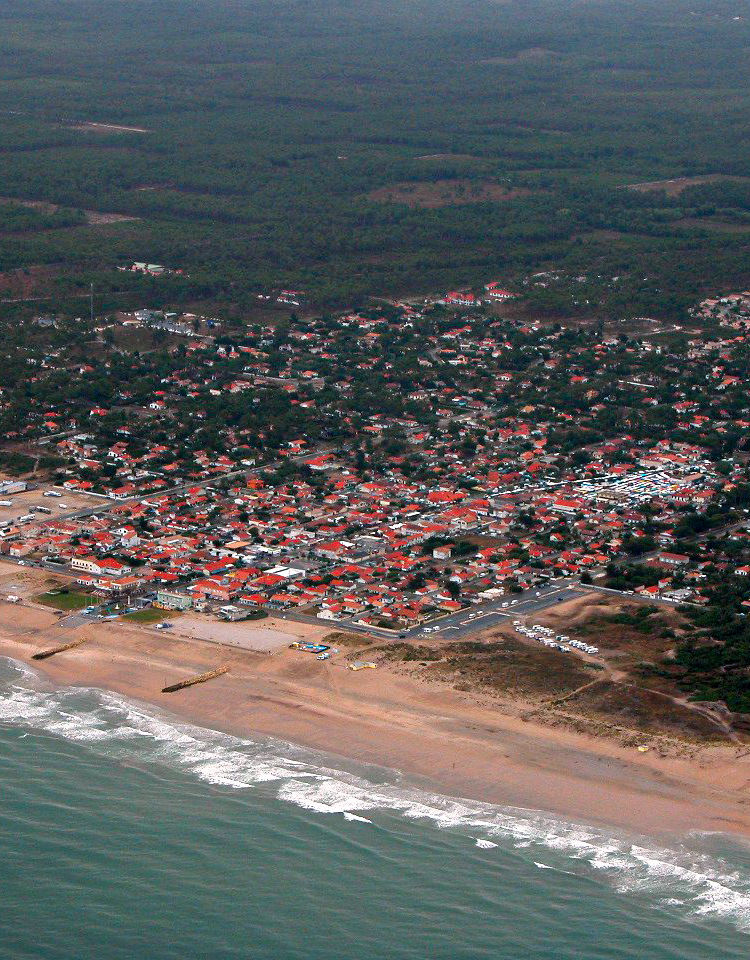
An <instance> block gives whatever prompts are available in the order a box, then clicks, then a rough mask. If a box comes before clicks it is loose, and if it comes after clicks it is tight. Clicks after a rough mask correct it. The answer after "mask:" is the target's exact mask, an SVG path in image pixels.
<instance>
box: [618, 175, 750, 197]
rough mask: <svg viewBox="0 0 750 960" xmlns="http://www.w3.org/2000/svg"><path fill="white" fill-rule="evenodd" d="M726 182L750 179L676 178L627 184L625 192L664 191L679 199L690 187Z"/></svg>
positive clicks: (717, 176) (726, 177)
mask: <svg viewBox="0 0 750 960" xmlns="http://www.w3.org/2000/svg"><path fill="white" fill-rule="evenodd" d="M725 180H735V181H739V182H740V183H746V182H747V181H748V180H750V177H733V176H731V175H730V174H726V173H708V174H705V175H704V176H701V177H675V178H674V180H652V181H650V182H648V183H626V184H625V185H624V187H623V188H621V189H625V190H635V191H637V192H638V193H649V192H650V191H652V190H663V191H664V192H665V193H666V195H667V196H668V197H678V196H679V195H680V194H681V193H682V191H683V190H687V189H688V187H698V186H700V185H701V184H702V183H720V182H722V181H725Z"/></svg>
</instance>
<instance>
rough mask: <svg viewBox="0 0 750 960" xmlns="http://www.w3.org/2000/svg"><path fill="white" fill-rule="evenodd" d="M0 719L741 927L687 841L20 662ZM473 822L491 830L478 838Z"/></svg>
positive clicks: (734, 896) (745, 914)
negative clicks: (235, 725) (338, 765)
mask: <svg viewBox="0 0 750 960" xmlns="http://www.w3.org/2000/svg"><path fill="white" fill-rule="evenodd" d="M0 722H5V723H8V724H13V725H15V726H21V727H25V728H27V729H34V730H43V731H46V732H48V733H51V734H54V735H57V736H61V737H65V738H66V739H69V740H73V741H76V742H78V743H83V744H88V745H91V746H92V747H93V748H95V749H98V750H104V751H105V752H106V753H107V754H108V755H110V756H113V757H114V758H116V759H127V760H132V759H136V760H142V761H147V762H154V763H163V764H168V765H169V766H172V767H173V768H178V769H181V770H183V771H185V772H187V773H189V774H191V775H192V776H195V777H197V778H198V779H200V780H202V781H204V782H205V783H210V784H214V785H217V786H220V787H223V788H228V789H233V790H244V789H248V788H251V787H255V786H258V785H261V784H264V785H273V787H274V791H275V794H276V796H277V797H278V798H279V799H281V800H284V801H286V802H289V803H292V804H295V805H296V806H298V807H301V808H303V809H305V810H310V811H312V812H315V813H325V814H329V813H338V814H343V816H344V817H345V818H346V819H347V820H352V821H362V822H366V823H371V822H372V821H370V820H368V819H367V818H366V817H364V816H362V815H361V814H362V812H367V811H373V810H381V811H383V812H387V813H390V814H395V815H400V816H402V817H405V818H409V819H413V820H427V821H430V822H431V823H433V824H434V825H435V826H437V827H438V828H441V829H447V828H451V829H455V830H460V831H462V832H465V833H467V834H468V835H469V836H473V838H474V839H475V842H476V845H477V847H481V848H482V849H490V848H492V847H495V846H498V843H497V842H495V841H502V842H503V843H505V844H506V845H508V844H511V845H512V846H514V847H515V848H518V849H523V848H528V847H534V848H539V847H544V848H545V849H546V850H547V851H549V852H555V853H557V854H559V855H560V856H564V857H565V858H567V859H568V860H569V859H573V860H576V861H580V862H581V863H582V864H585V865H586V866H587V868H588V869H589V870H590V871H597V872H599V873H600V874H601V875H604V876H606V877H608V878H609V879H610V880H611V882H612V883H613V885H614V886H615V888H616V889H618V890H620V891H622V892H623V893H632V892H643V893H648V894H649V895H651V896H655V897H657V898H658V899H659V900H660V902H661V903H663V904H664V905H670V906H675V905H677V904H683V905H684V906H683V907H682V908H681V909H685V910H688V911H689V912H690V913H692V914H693V915H699V916H713V917H717V918H721V919H724V920H727V921H730V922H732V923H733V924H735V925H736V926H737V927H739V928H740V929H744V930H748V931H750V876H749V875H747V874H743V873H741V872H739V871H737V870H733V869H732V868H731V867H730V866H729V865H728V864H727V863H726V862H724V861H723V860H720V859H718V858H715V857H712V856H709V855H707V854H703V853H700V852H699V851H697V850H695V849H692V850H691V849H690V848H688V847H687V846H679V847H675V848H670V849H666V848H651V847H646V846H644V845H643V844H642V843H634V842H633V841H632V839H628V838H625V837H618V836H613V835H611V834H607V833H605V832H604V831H603V830H600V829H598V828H593V827H587V826H583V825H580V824H572V823H566V822H564V821H561V820H557V819H555V818H553V817H551V816H549V815H545V814H543V813H540V812H536V811H533V810H524V809H515V808H507V807H499V806H494V805H491V804H483V803H478V802H473V801H468V800H458V799H455V798H451V797H446V796H441V795H438V794H434V795H433V794H428V793H426V792H423V791H420V790H417V789H415V788H411V787H408V786H405V785H404V784H401V783H398V782H395V783H383V784H375V783H371V782H369V781H368V780H366V779H364V778H363V777H359V776H356V775H354V774H351V773H347V772H345V771H342V770H336V769H333V768H330V767H328V766H326V765H325V764H323V763H321V762H320V758H318V757H316V756H315V755H314V754H313V753H312V752H311V751H304V750H301V749H299V748H295V747H293V746H292V745H290V744H284V743H282V742H273V743H269V742H266V741H264V742H254V741H251V740H246V739H240V738H238V737H233V736H230V735H227V734H223V733H220V732H218V731H214V730H206V729H203V728H199V727H195V726H191V725H189V724H180V723H178V722H176V721H174V720H172V719H170V718H169V717H166V716H164V715H160V714H158V713H156V712H155V711H151V710H149V709H146V708H145V707H141V706H140V705H138V704H136V703H134V702H132V701H129V700H127V699H126V698H124V697H120V696H118V695H116V694H111V693H106V692H103V691H99V690H88V689H80V688H58V689H50V688H49V687H48V686H46V685H44V684H43V682H41V681H40V680H39V677H38V675H36V674H33V673H32V672H31V671H29V670H28V668H24V670H21V669H12V670H11V671H10V675H9V676H8V670H6V669H5V668H3V669H2V670H0ZM478 832H481V833H482V834H484V835H485V837H491V838H492V839H485V838H476V836H475V835H476V833H478ZM531 862H532V863H535V861H531ZM538 866H540V867H541V864H538ZM545 867H547V865H546V864H545ZM549 869H557V868H556V867H550V868H549ZM562 872H567V871H562Z"/></svg>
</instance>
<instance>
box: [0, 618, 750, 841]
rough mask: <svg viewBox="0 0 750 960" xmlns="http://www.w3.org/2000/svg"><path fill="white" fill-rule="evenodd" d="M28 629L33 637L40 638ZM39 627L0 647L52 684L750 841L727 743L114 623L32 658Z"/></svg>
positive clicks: (748, 767)
mask: <svg viewBox="0 0 750 960" xmlns="http://www.w3.org/2000/svg"><path fill="white" fill-rule="evenodd" d="M39 632H43V633H46V634H47V636H46V637H45V638H44V641H41V642H40V637H39ZM39 632H38V631H36V630H30V631H24V632H23V634H22V635H20V636H15V637H11V636H8V635H7V633H6V631H5V630H4V629H3V628H2V627H0V655H1V656H7V657H10V658H12V659H14V660H16V661H21V662H22V663H24V664H26V665H28V666H30V667H32V669H34V670H35V671H37V672H38V673H39V674H40V675H41V676H43V677H45V678H47V679H48V680H50V681H52V682H53V683H55V684H57V685H60V686H73V687H76V686H78V687H93V688H98V689H103V690H107V691H111V692H114V693H117V694H120V695H123V696H125V697H127V698H129V699H132V700H134V701H139V702H141V703H143V704H146V705H148V706H150V707H155V708H156V709H157V710H159V711H164V712H165V713H166V714H169V715H171V716H172V717H174V718H176V719H177V720H179V721H183V722H189V723H192V724H195V725H197V726H200V727H203V728H206V729H212V730H218V731H221V732H225V733H229V734H232V735H235V736H239V737H244V738H249V739H253V738H257V737H259V736H268V737H272V738H276V739H279V740H283V741H287V742H289V743H291V744H293V745H299V746H302V747H306V748H308V749H312V750H317V751H321V752H323V753H325V754H326V755H327V756H328V757H330V758H331V760H334V761H335V760H336V758H341V759H342V761H347V760H348V761H353V762H355V763H362V764H372V765H375V766H377V767H381V768H384V769H389V770H393V771H396V772H398V773H399V774H401V775H402V776H404V777H405V778H406V779H407V780H408V782H409V783H410V784H411V785H413V786H414V787H416V788H419V789H422V790H428V791H430V792H433V793H440V794H442V795H444V796H446V797H454V798H461V799H467V800H472V801H478V802H485V803H491V804H495V805H499V806H504V807H519V808H524V809H526V810H529V811H530V812H538V813H547V814H550V815H553V816H557V817H561V818H564V819H566V820H568V821H573V822H579V823H583V824H589V825H598V826H605V827H606V826H610V827H616V828H620V829H626V830H631V831H637V832H638V833H648V834H650V835H659V834H674V833H675V832H687V831H691V830H694V831H706V832H707V831H720V832H723V833H727V834H733V835H735V836H737V837H740V838H743V837H744V838H748V837H750V791H748V784H750V756H738V751H736V750H735V751H733V750H732V749H730V748H727V747H710V746H708V747H705V748H703V749H701V750H699V751H698V756H697V758H691V759H685V758H676V757H663V756H659V755H657V754H655V753H651V754H639V753H635V754H634V751H633V749H632V748H631V749H626V748H623V747H621V746H618V745H617V744H615V743H613V742H611V741H608V740H604V739H601V738H595V737H592V736H587V735H583V734H580V733H574V732H571V731H569V730H563V729H559V728H555V727H548V726H544V725H542V724H540V723H536V722H534V721H525V720H523V719H521V717H520V716H514V715H511V714H510V713H506V712H502V710H501V709H500V708H499V707H498V705H497V703H492V702H491V701H489V700H488V698H484V697H477V696H474V695H466V694H462V693H459V692H457V691H455V690H453V689H451V688H443V687H433V686H431V685H426V684H419V683H416V682H414V681H413V680H412V679H411V678H409V677H408V676H403V675H399V674H396V673H395V672H393V671H390V670H388V669H385V668H383V669H378V670H372V671H370V670H368V671H362V672H361V673H352V671H349V670H346V669H345V668H343V666H342V665H341V664H336V662H335V661H333V662H329V663H326V664H325V666H324V665H323V664H316V663H315V661H314V660H312V659H302V658H301V657H297V658H296V659H295V658H291V659H290V658H284V657H279V656H268V655H265V654H258V653H255V654H254V653H250V652H248V651H245V650H237V649H235V648H228V647H227V648H222V649H221V650H219V649H217V646H216V644H213V643H207V642H205V641H200V640H194V639H186V638H182V637H180V638H177V637H175V636H170V637H169V638H166V639H164V638H162V637H159V636H158V635H157V636H154V635H153V633H151V632H148V631H143V630H140V629H138V628H131V627H129V626H125V625H124V624H117V625H116V628H112V630H106V629H104V630H102V629H101V628H99V629H98V630H97V629H96V628H93V627H91V628H89V627H87V628H84V629H83V630H82V631H80V635H81V636H85V637H86V642H85V643H84V644H83V645H81V646H79V647H77V648H75V649H74V650H70V651H68V652H66V653H65V654H62V655H60V656H59V657H54V658H52V659H50V660H46V661H42V662H41V663H39V662H37V661H33V660H32V659H31V655H32V653H34V652H36V651H37V650H38V649H39V648H40V646H43V645H45V644H46V643H47V642H48V641H49V633H48V631H46V630H42V631H39ZM62 634H63V631H62V630H60V631H58V633H57V635H58V636H59V637H60V640H62V639H63V636H62ZM219 662H222V663H227V664H228V665H229V666H230V672H229V673H227V674H225V675H224V676H222V677H219V678H216V679H215V680H211V681H209V682H208V683H206V684H201V685H200V686H195V687H191V688H188V689H186V690H182V691H179V692H178V693H174V694H162V693H161V688H162V686H164V685H165V682H166V683H173V682H175V681H177V680H181V679H184V678H185V677H187V676H191V675H197V674H199V673H203V672H205V671H206V670H208V669H212V668H213V667H215V666H217V665H218V664H219Z"/></svg>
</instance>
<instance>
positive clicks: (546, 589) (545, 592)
mask: <svg viewBox="0 0 750 960" xmlns="http://www.w3.org/2000/svg"><path fill="white" fill-rule="evenodd" d="M537 594H539V596H537ZM580 596H582V590H581V586H580V584H579V583H578V581H570V580H565V579H561V580H556V581H552V582H550V583H549V584H548V585H547V586H543V587H539V589H538V590H536V589H535V590H527V591H525V592H524V593H520V594H514V595H509V596H505V597H501V598H498V599H497V600H488V601H486V602H485V603H481V604H476V605H473V606H472V607H470V608H465V609H463V610H459V611H457V612H456V613H451V614H448V615H447V616H445V617H441V618H440V619H438V620H433V621H431V622H430V623H429V624H428V625H427V626H428V627H431V628H432V630H434V628H435V627H437V628H439V629H438V632H439V633H441V634H449V636H450V637H451V639H461V638H463V637H468V636H471V635H472V634H475V633H479V632H480V631H483V630H489V629H490V628H491V627H497V626H500V625H501V624H502V623H505V622H507V621H508V620H509V619H511V620H512V619H516V618H517V617H520V616H523V617H528V616H530V615H533V614H534V613H537V612H541V611H542V610H545V609H547V608H548V607H551V606H554V605H556V604H557V603H562V602H563V601H565V600H573V599H575V598H576V597H580ZM282 619H284V620H296V621H298V622H300V623H310V624H315V626H318V627H320V626H323V625H329V626H330V627H331V629H332V630H337V629H338V630H345V631H347V632H350V633H360V634H362V635H363V636H370V637H376V638H379V639H383V640H392V639H393V638H394V637H395V636H398V637H399V638H402V639H406V640H416V639H418V638H420V637H424V636H425V627H424V625H422V626H417V627H410V628H409V629H407V630H401V631H395V630H385V629H383V628H380V627H371V626H367V625H365V624H360V623H355V621H354V619H353V618H348V619H340V620H324V619H321V618H319V617H311V616H308V615H306V614H303V613H297V612H288V613H286V614H283V615H282Z"/></svg>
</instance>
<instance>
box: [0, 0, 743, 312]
mask: <svg viewBox="0 0 750 960" xmlns="http://www.w3.org/2000/svg"><path fill="white" fill-rule="evenodd" d="M0 28H1V29H0V49H1V50H2V57H0V130H1V132H2V136H1V137H0V194H1V195H2V198H3V199H4V200H5V206H3V207H0V280H1V279H2V277H3V276H6V275H8V274H9V273H11V272H12V271H18V270H30V269H35V268H45V270H47V272H48V274H49V275H52V276H53V277H54V292H55V294H56V296H58V297H59V298H64V297H65V296H66V295H72V294H74V293H76V292H80V291H81V290H85V289H87V287H88V284H89V283H91V282H95V283H96V285H97V289H98V290H99V291H101V292H102V294H103V295H107V296H108V298H109V299H108V300H107V303H108V304H112V305H120V306H123V307H127V306H132V305H134V304H135V305H139V301H140V300H142V301H144V302H151V301H153V300H154V298H159V297H161V298H163V299H168V300H171V301H172V302H175V303H179V302H191V301H196V300H200V299H211V300H214V301H217V302H224V303H231V304H233V305H235V306H236V307H238V308H239V309H242V308H244V307H246V306H248V305H250V304H252V303H254V302H255V298H256V297H257V294H258V293H259V292H263V291H267V290H275V289H279V288H282V287H284V286H289V285H291V286H294V288H295V289H302V290H305V291H306V292H307V294H308V296H309V298H310V300H311V301H313V302H315V303H318V304H323V305H327V306H337V305H351V304H357V303H358V302H360V301H362V300H364V299H366V298H367V297H370V296H373V295H374V296H378V295H394V294H396V295H397V294H400V295H407V294H412V295H419V294H422V293H426V292H431V291H433V290H436V289H437V290H439V289H442V288H451V287H454V286H461V285H466V286H470V285H477V284H480V283H483V282H486V281H487V280H488V279H498V278H499V279H502V280H503V281H504V282H507V283H508V284H512V283H514V282H516V283H518V282H520V280H521V278H522V277H524V276H527V275H529V274H530V273H533V272H535V271H541V270H549V269H555V270H561V271H565V272H566V273H567V274H568V275H571V276H576V275H578V274H583V275H585V276H586V297H585V299H584V300H582V302H581V305H580V310H581V311H582V312H589V313H592V314H599V315H602V316H605V317H606V316H613V317H620V316H627V315H633V316H638V315H643V314H653V315H657V316H664V317H670V318H677V317H679V316H682V315H683V314H684V311H685V310H686V308H687V306H688V305H689V304H690V303H693V302H694V301H695V299H696V297H697V296H699V295H700V294H701V293H703V292H705V291H709V292H711V291H714V290H716V289H717V288H723V287H732V286H735V285H738V284H742V283H745V282H746V277H747V274H746V264H747V256H748V252H749V251H750V151H749V150H748V138H749V137H750V109H749V108H750V83H749V82H748V80H749V79H750V78H749V77H748V73H749V72H750V56H749V55H748V51H749V50H750V22H749V21H748V20H747V19H745V18H742V17H739V16H738V15H737V7H736V4H734V3H730V2H727V0H696V2H693V0H691V2H683V0H659V2H657V0H632V2H628V3H620V2H613V0H598V2H597V0H594V2H577V0H508V2H505V3H498V2H491V0H412V2H409V3H404V2H402V0H398V2H397V0H359V2H357V3H344V2H343V0H317V2H316V3H313V4H311V3H301V2H298V0H254V2H249V0H163V2H159V3H155V2H153V0H132V2H130V3H128V4H123V3H121V2H120V0H6V2H4V3H3V5H2V8H0ZM9 201H12V202H10V203H9ZM31 203H33V204H35V206H34V207H30V206H28V205H29V204H31ZM91 211H94V212H95V214H96V216H93V217H92V216H91ZM113 214H118V215H121V216H122V217H127V218H130V219H120V220H116V221H115V222H111V216H110V215H113ZM133 260H142V261H149V262H157V263H162V264H166V265H168V266H170V267H173V268H180V269H182V270H183V271H184V273H185V276H183V277H172V276H169V277H165V278H163V279H162V280H160V281H159V283H158V284H156V285H155V284H154V282H153V281H152V280H151V279H149V278H144V277H136V278H133V277H131V276H129V275H128V276H125V275H124V274H123V273H122V272H120V271H117V269H116V268H117V267H118V266H122V265H125V264H127V263H129V262H132V261H133ZM612 276H618V277H619V278H620V280H619V282H618V283H617V284H616V285H615V286H613V285H612V284H611V283H610V282H609V281H610V278H611V277H612ZM32 292H35V291H34V290H33V289H32ZM531 304H532V306H534V307H538V308H539V309H540V310H542V309H543V310H546V311H548V312H551V313H555V312H558V313H561V314H562V313H564V312H565V311H569V310H570V298H569V297H564V296H563V294H562V293H561V292H560V291H558V290H546V291H537V292H536V293H534V294H533V295H532V296H531ZM0 309H2V308H1V307H0Z"/></svg>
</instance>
